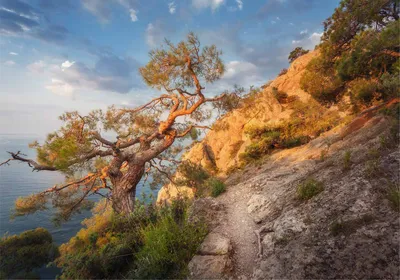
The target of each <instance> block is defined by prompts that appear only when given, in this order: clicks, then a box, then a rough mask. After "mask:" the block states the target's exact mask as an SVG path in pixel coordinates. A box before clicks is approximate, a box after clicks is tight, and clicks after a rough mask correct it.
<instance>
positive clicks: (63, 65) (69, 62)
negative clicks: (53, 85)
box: [61, 60, 75, 71]
mask: <svg viewBox="0 0 400 280" xmlns="http://www.w3.org/2000/svg"><path fill="white" fill-rule="evenodd" d="M74 63H75V61H69V60H66V61H64V62H63V63H62V64H61V68H62V70H63V71H64V70H65V69H66V68H69V67H71V66H72V65H74Z"/></svg>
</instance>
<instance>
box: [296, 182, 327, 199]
mask: <svg viewBox="0 0 400 280" xmlns="http://www.w3.org/2000/svg"><path fill="white" fill-rule="evenodd" d="M323 190H324V184H323V183H322V182H319V181H317V180H315V179H313V178H309V179H307V180H306V181H305V182H303V183H302V184H300V185H299V186H298V187H297V196H298V198H300V199H301V200H309V199H310V198H312V197H314V196H316V195H317V194H319V193H320V192H322V191H323Z"/></svg>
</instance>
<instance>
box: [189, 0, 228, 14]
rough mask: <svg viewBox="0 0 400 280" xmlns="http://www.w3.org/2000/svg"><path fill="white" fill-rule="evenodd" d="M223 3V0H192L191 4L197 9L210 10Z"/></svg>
mask: <svg viewBox="0 0 400 280" xmlns="http://www.w3.org/2000/svg"><path fill="white" fill-rule="evenodd" d="M223 4H225V0H192V5H193V6H194V7H195V8H196V9H199V10H202V9H206V8H211V10H212V11H215V10H216V9H218V8H219V7H220V6H221V5H223Z"/></svg>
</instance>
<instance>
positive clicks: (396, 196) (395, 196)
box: [387, 186, 400, 212]
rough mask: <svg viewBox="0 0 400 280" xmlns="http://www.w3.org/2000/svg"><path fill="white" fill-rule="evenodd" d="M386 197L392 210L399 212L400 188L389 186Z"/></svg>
mask: <svg viewBox="0 0 400 280" xmlns="http://www.w3.org/2000/svg"><path fill="white" fill-rule="evenodd" d="M387 199H388V200H389V202H390V205H391V206H392V208H393V210H395V211H398V212H400V190H399V187H396V186H391V187H390V188H389V191H388V194H387Z"/></svg>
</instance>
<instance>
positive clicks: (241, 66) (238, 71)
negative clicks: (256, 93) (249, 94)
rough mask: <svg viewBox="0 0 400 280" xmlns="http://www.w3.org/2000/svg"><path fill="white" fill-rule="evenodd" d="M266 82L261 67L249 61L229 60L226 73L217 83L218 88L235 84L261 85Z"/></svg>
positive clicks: (221, 89)
mask: <svg viewBox="0 0 400 280" xmlns="http://www.w3.org/2000/svg"><path fill="white" fill-rule="evenodd" d="M263 82H264V79H263V77H262V74H261V71H260V68H259V67H257V66H256V65H255V64H253V63H251V62H248V61H238V60H233V61H229V62H228V63H226V65H225V73H224V75H223V76H222V78H221V80H219V81H218V82H217V83H216V90H219V91H223V90H225V89H228V88H232V86H233V85H234V84H238V85H240V86H243V87H250V86H251V85H261V84H262V83H263Z"/></svg>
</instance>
